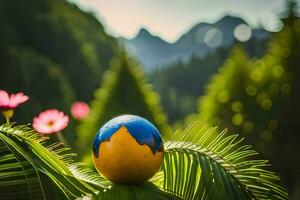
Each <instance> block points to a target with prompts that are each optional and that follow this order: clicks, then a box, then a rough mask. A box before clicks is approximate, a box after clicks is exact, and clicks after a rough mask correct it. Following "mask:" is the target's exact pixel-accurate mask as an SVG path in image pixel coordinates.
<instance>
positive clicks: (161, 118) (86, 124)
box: [77, 54, 170, 160]
mask: <svg viewBox="0 0 300 200" xmlns="http://www.w3.org/2000/svg"><path fill="white" fill-rule="evenodd" d="M122 114H133V115H139V116H142V117H144V118H146V119H148V120H149V121H151V122H153V123H154V124H155V125H156V126H157V128H158V129H159V130H160V132H161V133H162V134H163V135H167V134H168V133H169V131H170V130H169V129H170V128H169V126H168V125H167V119H166V116H165V115H164V113H163V112H162V108H161V106H160V105H159V97H158V96H157V94H156V93H155V92H154V91H153V89H152V88H151V86H150V85H149V84H147V83H146V81H145V76H144V74H143V72H142V71H141V70H140V69H139V68H138V66H137V65H136V64H135V63H134V62H133V61H132V60H131V59H130V58H128V57H127V56H126V55H125V54H121V55H120V56H119V58H118V59H115V60H114V61H113V62H112V64H111V66H110V68H109V70H108V71H107V72H105V74H104V78H103V82H102V84H101V87H100V88H99V89H97V90H96V91H95V94H94V99H93V100H92V102H91V113H90V115H89V117H88V118H87V119H86V120H84V121H83V122H82V123H81V124H80V126H79V129H78V130H79V131H78V133H79V135H78V143H77V144H78V147H79V148H80V149H83V150H85V152H84V155H85V156H88V158H90V149H91V144H92V140H93V138H94V136H95V134H96V132H97V131H98V129H99V128H100V127H101V126H102V125H103V124H104V123H105V122H106V121H108V120H110V119H111V118H113V117H116V116H118V115H122ZM86 149H88V150H89V151H86ZM87 154H88V155H87ZM87 160H90V159H87Z"/></svg>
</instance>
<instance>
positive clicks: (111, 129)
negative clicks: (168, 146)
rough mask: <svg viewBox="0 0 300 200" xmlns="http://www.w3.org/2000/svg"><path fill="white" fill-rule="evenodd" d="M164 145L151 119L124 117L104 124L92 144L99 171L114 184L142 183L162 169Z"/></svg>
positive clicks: (95, 163)
mask: <svg viewBox="0 0 300 200" xmlns="http://www.w3.org/2000/svg"><path fill="white" fill-rule="evenodd" d="M163 154H164V146H163V141H162V138H161V135H160V133H159V131H158V130H157V129H156V128H155V126H154V125H153V124H151V123H150V122H149V121H148V120H146V119H144V118H142V117H138V116H135V115H121V116H119V117H116V118H113V119H111V120H110V121H108V122H107V123H106V124H104V125H103V127H102V128H100V130H99V131H98V132H97V134H96V137H95V139H94V143H93V161H94V165H95V167H96V169H97V170H98V172H100V173H101V174H102V175H103V176H104V177H106V178H107V179H108V180H110V181H112V182H114V183H126V184H140V183H143V182H145V181H147V180H148V179H150V178H151V177H152V176H153V175H154V174H155V173H156V172H157V171H158V170H159V169H160V167H161V165H162V162H163Z"/></svg>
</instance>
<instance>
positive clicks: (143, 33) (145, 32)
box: [135, 28, 153, 38]
mask: <svg viewBox="0 0 300 200" xmlns="http://www.w3.org/2000/svg"><path fill="white" fill-rule="evenodd" d="M149 36H153V35H152V34H151V33H150V32H149V31H148V30H147V29H145V28H141V29H140V30H139V32H138V34H137V35H136V36H135V38H138V37H142V38H144V37H149Z"/></svg>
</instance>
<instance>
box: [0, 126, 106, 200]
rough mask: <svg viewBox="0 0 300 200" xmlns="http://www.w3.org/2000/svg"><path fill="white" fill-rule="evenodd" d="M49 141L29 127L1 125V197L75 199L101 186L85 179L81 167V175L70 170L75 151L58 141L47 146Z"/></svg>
mask: <svg viewBox="0 0 300 200" xmlns="http://www.w3.org/2000/svg"><path fill="white" fill-rule="evenodd" d="M46 140H47V138H46V137H43V136H40V135H38V134H37V133H35V132H34V131H32V130H31V129H30V128H29V127H28V126H14V125H13V124H4V125H1V126H0V141H1V143H2V144H3V145H1V152H0V153H1V154H0V155H1V157H0V173H1V176H0V190H1V196H2V195H3V197H5V198H6V199H7V198H11V199H15V198H18V197H20V196H23V197H24V198H25V199H26V198H28V199H61V198H63V199H66V198H67V199H74V198H75V197H80V196H82V195H85V194H91V193H94V192H96V191H98V190H96V188H97V189H99V188H101V185H100V184H97V185H95V186H94V187H93V186H91V185H90V184H88V182H85V181H84V180H83V177H85V176H84V175H83V174H85V172H84V171H82V170H81V173H80V174H81V176H79V177H78V178H77V177H76V176H74V173H75V171H74V170H71V169H74V167H71V164H72V157H73V156H74V154H72V153H68V150H69V149H67V148H63V147H60V145H59V144H57V143H55V144H51V145H50V146H48V147H45V145H46V142H45V141H46ZM74 165H75V164H74ZM74 165H73V166H74ZM70 168H71V169H70ZM75 175H76V174H75ZM86 176H89V175H86ZM98 178H99V179H101V177H100V176H99V177H98ZM16 186H18V187H17V188H16ZM100 191H101V190H100Z"/></svg>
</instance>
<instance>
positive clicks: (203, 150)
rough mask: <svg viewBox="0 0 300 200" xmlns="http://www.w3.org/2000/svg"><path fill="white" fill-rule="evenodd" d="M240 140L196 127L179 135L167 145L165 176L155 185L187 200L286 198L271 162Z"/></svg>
mask: <svg viewBox="0 0 300 200" xmlns="http://www.w3.org/2000/svg"><path fill="white" fill-rule="evenodd" d="M199 130H200V131H199ZM237 138H238V137H237V135H228V134H227V133H226V131H223V132H221V133H220V134H218V135H216V134H215V129H214V128H207V127H204V128H203V127H202V128H201V129H200V128H199V126H197V124H194V125H191V126H189V128H188V129H187V130H186V131H183V132H177V133H176V134H175V135H174V136H173V138H172V140H171V141H167V142H166V143H165V160H164V164H163V168H162V171H163V176H162V175H161V174H158V175H156V176H155V177H154V178H153V180H154V181H153V182H154V183H155V184H156V185H158V186H160V187H162V188H164V189H165V191H168V192H170V193H172V194H174V195H177V196H179V197H182V198H184V199H287V192H286V190H285V189H284V188H282V187H280V186H279V185H277V183H276V181H278V180H279V177H278V176H277V175H276V174H275V173H273V172H270V171H268V170H267V169H266V167H268V166H269V165H270V164H269V163H268V161H266V160H257V159H255V158H254V157H253V156H254V155H256V154H257V152H256V151H255V150H254V149H253V148H252V147H251V146H250V145H241V144H240V143H241V140H238V139H237Z"/></svg>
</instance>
